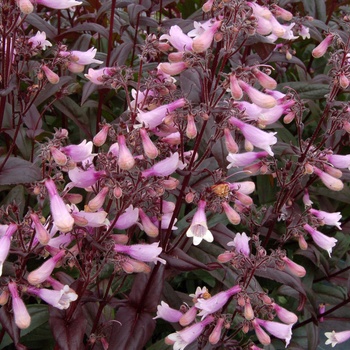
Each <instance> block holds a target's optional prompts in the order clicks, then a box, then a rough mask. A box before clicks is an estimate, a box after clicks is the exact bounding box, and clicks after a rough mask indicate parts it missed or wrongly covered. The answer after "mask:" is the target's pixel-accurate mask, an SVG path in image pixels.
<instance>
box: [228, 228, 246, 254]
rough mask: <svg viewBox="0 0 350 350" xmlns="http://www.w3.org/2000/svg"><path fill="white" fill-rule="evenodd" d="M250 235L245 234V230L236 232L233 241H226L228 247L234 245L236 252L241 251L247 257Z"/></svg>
mask: <svg viewBox="0 0 350 350" xmlns="http://www.w3.org/2000/svg"><path fill="white" fill-rule="evenodd" d="M249 241H250V237H248V236H247V234H246V233H245V232H242V233H236V236H235V238H234V239H233V241H231V242H228V243H227V245H228V246H229V247H235V249H236V251H237V252H238V253H242V254H243V255H245V256H247V257H249V255H250V248H249Z"/></svg>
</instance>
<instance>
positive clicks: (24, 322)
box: [8, 282, 31, 329]
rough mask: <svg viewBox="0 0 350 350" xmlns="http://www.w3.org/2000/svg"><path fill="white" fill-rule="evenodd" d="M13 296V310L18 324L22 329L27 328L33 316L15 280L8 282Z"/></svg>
mask: <svg viewBox="0 0 350 350" xmlns="http://www.w3.org/2000/svg"><path fill="white" fill-rule="evenodd" d="M8 288H9V291H10V293H11V297H12V311H13V314H14V316H15V323H16V326H17V327H18V328H20V329H26V328H28V327H29V326H30V322H31V318H30V315H29V313H28V310H27V308H26V306H25V304H24V302H23V300H22V299H21V298H20V297H19V295H18V290H17V285H16V283H15V282H10V283H9V284H8Z"/></svg>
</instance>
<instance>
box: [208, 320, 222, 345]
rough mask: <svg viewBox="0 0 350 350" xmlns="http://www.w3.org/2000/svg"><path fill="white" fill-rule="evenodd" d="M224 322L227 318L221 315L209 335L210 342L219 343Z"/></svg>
mask: <svg viewBox="0 0 350 350" xmlns="http://www.w3.org/2000/svg"><path fill="white" fill-rule="evenodd" d="M224 322H225V319H224V318H221V317H220V318H219V319H218V320H217V322H216V325H215V327H214V329H213V331H212V332H211V333H210V336H209V343H210V344H217V343H218V342H219V340H220V337H221V330H222V328H223V326H224Z"/></svg>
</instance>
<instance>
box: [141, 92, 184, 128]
mask: <svg viewBox="0 0 350 350" xmlns="http://www.w3.org/2000/svg"><path fill="white" fill-rule="evenodd" d="M185 104H186V100H185V99H184V98H180V99H178V100H175V101H174V102H171V103H169V104H166V105H163V106H160V107H157V108H155V109H153V110H151V111H149V112H142V111H141V110H139V112H138V114H137V117H136V119H137V120H138V121H139V122H140V123H142V124H144V125H145V126H146V127H148V128H150V129H154V128H156V127H157V126H158V125H160V124H162V122H163V120H164V118H165V117H166V115H167V114H168V113H170V112H173V111H174V110H175V109H177V108H180V107H183V106H184V105H185Z"/></svg>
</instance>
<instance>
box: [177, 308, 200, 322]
mask: <svg viewBox="0 0 350 350" xmlns="http://www.w3.org/2000/svg"><path fill="white" fill-rule="evenodd" d="M197 311H198V310H197V308H196V307H195V306H191V307H190V308H189V309H188V310H187V311H186V312H185V313H184V314H183V315H182V316H181V318H180V320H179V323H180V325H181V326H182V327H185V326H188V325H189V324H191V323H192V322H193V321H194V320H195V319H196V316H197Z"/></svg>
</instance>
